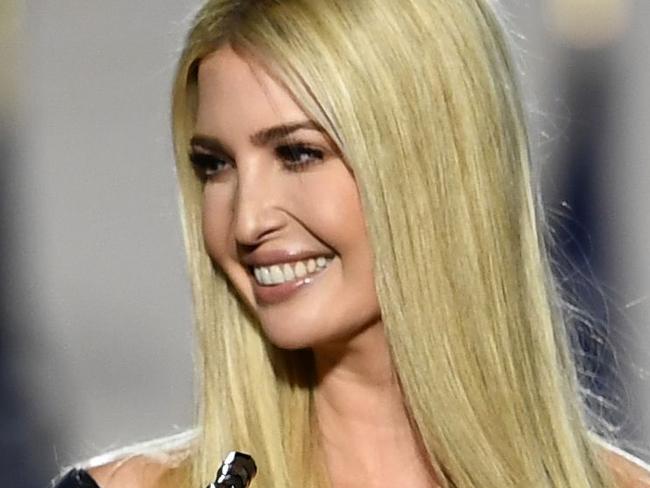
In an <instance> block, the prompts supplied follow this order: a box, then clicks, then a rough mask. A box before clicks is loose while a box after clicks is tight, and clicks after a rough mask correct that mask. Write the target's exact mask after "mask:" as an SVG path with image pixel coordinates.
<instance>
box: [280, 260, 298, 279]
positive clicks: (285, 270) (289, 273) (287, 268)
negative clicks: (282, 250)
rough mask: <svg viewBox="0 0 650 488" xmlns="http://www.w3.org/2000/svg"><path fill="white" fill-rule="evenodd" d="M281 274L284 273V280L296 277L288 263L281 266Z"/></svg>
mask: <svg viewBox="0 0 650 488" xmlns="http://www.w3.org/2000/svg"><path fill="white" fill-rule="evenodd" d="M282 274H284V281H291V280H293V279H294V278H295V277H296V275H295V274H294V272H293V268H292V267H291V265H290V264H288V263H287V264H285V265H284V266H283V267H282Z"/></svg>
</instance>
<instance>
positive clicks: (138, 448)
mask: <svg viewBox="0 0 650 488" xmlns="http://www.w3.org/2000/svg"><path fill="white" fill-rule="evenodd" d="M195 439H196V431H192V430H190V431H185V432H181V433H180V434H175V435H171V436H168V437H163V438H160V439H155V440H153V441H148V442H143V443H139V444H136V445H132V446H128V447H125V448H122V449H118V450H115V451H112V452H108V453H105V454H102V455H100V456H97V457H95V458H92V459H90V460H88V461H87V462H86V463H83V465H82V466H81V467H82V468H84V469H85V471H86V472H87V473H88V474H89V475H90V476H91V477H92V478H93V480H94V481H95V482H96V483H97V485H99V487H100V488H179V487H181V486H185V485H186V484H187V483H186V481H185V480H186V478H187V475H188V473H189V463H190V460H191V452H192V451H193V444H194V442H195Z"/></svg>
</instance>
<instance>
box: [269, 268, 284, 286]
mask: <svg viewBox="0 0 650 488" xmlns="http://www.w3.org/2000/svg"><path fill="white" fill-rule="evenodd" d="M271 283H273V284H274V285H277V284H279V283H284V275H283V274H282V270H281V269H280V266H278V265H277V264H275V265H273V266H271Z"/></svg>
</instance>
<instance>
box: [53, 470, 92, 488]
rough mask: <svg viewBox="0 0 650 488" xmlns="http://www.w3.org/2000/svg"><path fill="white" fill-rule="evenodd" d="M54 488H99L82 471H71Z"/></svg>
mask: <svg viewBox="0 0 650 488" xmlns="http://www.w3.org/2000/svg"><path fill="white" fill-rule="evenodd" d="M54 488H99V485H98V484H97V483H95V480H94V479H92V477H91V476H90V475H89V474H88V473H87V472H86V471H84V470H83V469H72V470H70V471H68V472H67V473H66V475H65V476H64V477H63V478H61V480H60V481H59V482H58V483H57V484H56V485H54Z"/></svg>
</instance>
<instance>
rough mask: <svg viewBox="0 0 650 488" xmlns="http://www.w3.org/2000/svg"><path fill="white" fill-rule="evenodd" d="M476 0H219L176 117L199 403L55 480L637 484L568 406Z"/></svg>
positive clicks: (553, 321) (514, 128) (511, 139)
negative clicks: (174, 428) (108, 457)
mask: <svg viewBox="0 0 650 488" xmlns="http://www.w3.org/2000/svg"><path fill="white" fill-rule="evenodd" d="M514 72H515V69H514V67H513V65H512V62H511V59H510V57H509V54H508V49H507V46H506V43H505V41H504V39H503V35H502V32H501V28H500V26H499V23H498V21H497V19H496V17H495V14H494V12H493V11H492V9H491V8H490V5H489V4H488V3H487V1H485V0H456V1H453V2H452V1H446V0H401V1H399V2H397V1H394V0H357V1H350V0H327V1H319V0H281V1H278V0H269V1H265V0H258V1H244V0H214V1H209V2H208V3H206V4H205V6H204V7H203V9H202V10H201V11H200V12H199V14H198V16H197V17H196V21H195V23H194V25H193V27H192V29H191V31H190V33H189V36H188V38H187V42H186V46H185V49H184V51H183V54H182V56H181V59H180V62H179V65H178V70H177V74H176V79H175V85H174V93H173V128H174V141H175V148H176V158H177V164H178V168H177V169H178V177H179V179H180V188H181V197H182V209H183V222H184V229H185V243H186V247H187V252H188V256H189V268H190V272H191V276H192V280H193V287H194V288H193V289H194V299H195V312H196V325H197V334H198V344H199V351H198V355H197V358H196V363H197V370H198V371H199V372H200V374H199V378H198V381H197V383H198V388H199V391H200V395H199V404H198V413H197V426H196V429H195V430H193V431H192V432H189V433H188V434H187V435H186V436H184V437H182V438H176V439H163V440H162V441H159V442H156V443H152V444H150V445H148V446H137V447H135V448H131V449H127V450H125V451H124V452H122V453H120V454H117V455H116V454H113V455H112V457H113V458H116V459H113V460H112V461H111V462H108V463H101V465H100V466H95V467H92V466H93V465H96V464H97V462H91V463H90V466H86V467H87V468H88V469H87V470H86V471H83V470H75V471H71V472H70V473H69V474H68V476H67V478H66V480H65V481H64V482H62V485H61V486H66V487H68V486H96V485H99V486H101V487H119V488H124V487H137V488H145V487H183V488H203V487H204V486H206V485H208V484H209V483H211V482H212V481H213V480H214V475H215V472H216V470H217V468H218V466H219V464H220V461H221V458H222V456H223V455H224V454H225V453H226V452H227V451H229V450H232V449H237V450H241V451H245V452H248V453H250V454H251V455H252V456H253V457H254V458H255V460H256V461H257V465H258V469H259V472H258V475H257V477H256V479H255V481H254V482H253V485H254V486H260V487H278V488H287V487H313V488H316V487H328V486H329V487H333V488H352V487H359V486H362V487H365V488H379V487H386V486H395V485H400V486H409V487H412V488H433V487H445V488H447V487H449V488H470V487H476V488H478V487H481V488H486V487H490V488H506V487H540V488H542V487H543V488H551V487H553V488H606V487H643V486H650V481H649V480H650V475H648V472H647V470H646V468H647V467H646V466H645V465H644V464H643V463H642V462H641V461H638V460H636V459H634V458H632V457H631V456H629V455H627V454H625V453H624V452H623V451H621V450H619V449H616V448H615V447H613V445H612V443H613V442H614V440H613V439H604V438H602V437H601V436H602V434H601V436H599V435H596V433H595V432H602V429H600V426H599V425H598V424H597V422H596V419H595V417H594V416H593V415H591V414H588V413H587V412H586V411H585V408H584V405H583V401H582V398H581V394H580V391H581V390H580V389H579V388H578V383H577V379H576V368H575V365H574V364H573V363H572V361H571V357H570V354H569V351H568V341H567V337H566V336H567V333H566V328H567V327H570V326H571V324H569V323H566V322H565V320H564V314H563V313H562V307H561V298H560V297H559V295H558V293H557V292H556V288H555V285H554V281H553V279H552V276H551V273H550V270H549V263H548V258H547V249H546V244H545V238H544V236H545V222H544V220H543V215H542V213H541V209H540V206H539V200H538V194H537V192H536V191H534V190H533V189H531V176H530V161H529V156H528V145H527V135H526V131H525V126H524V120H523V116H522V111H521V101H520V98H519V94H518V90H517V86H516V83H515V81H514V78H515V76H514V74H515V73H514Z"/></svg>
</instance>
